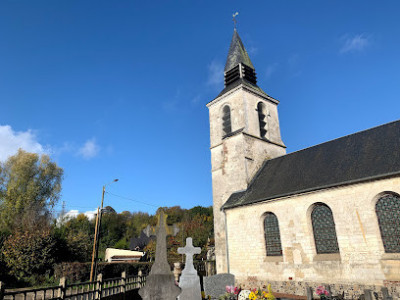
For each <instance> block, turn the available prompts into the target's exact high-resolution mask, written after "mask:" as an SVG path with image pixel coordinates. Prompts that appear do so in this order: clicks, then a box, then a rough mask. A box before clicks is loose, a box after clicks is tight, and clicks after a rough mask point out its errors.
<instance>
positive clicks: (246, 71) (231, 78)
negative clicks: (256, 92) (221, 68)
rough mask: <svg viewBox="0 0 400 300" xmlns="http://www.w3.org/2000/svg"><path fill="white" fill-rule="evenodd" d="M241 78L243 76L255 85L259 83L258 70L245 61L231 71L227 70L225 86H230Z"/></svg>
mask: <svg viewBox="0 0 400 300" xmlns="http://www.w3.org/2000/svg"><path fill="white" fill-rule="evenodd" d="M240 78H243V79H245V80H247V81H248V82H250V83H252V84H254V85H256V84H257V76H256V71H255V70H254V69H253V68H251V67H249V66H247V65H245V64H244V63H240V64H238V65H236V66H235V67H233V68H232V69H230V70H229V71H227V72H225V87H227V86H229V85H230V84H231V83H234V82H235V81H237V80H239V79H240Z"/></svg>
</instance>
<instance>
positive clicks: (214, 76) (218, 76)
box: [207, 60, 224, 87]
mask: <svg viewBox="0 0 400 300" xmlns="http://www.w3.org/2000/svg"><path fill="white" fill-rule="evenodd" d="M223 81H224V66H223V65H222V64H221V63H220V62H219V61H216V60H213V61H212V62H211V63H210V64H209V65H208V80H207V84H208V85H212V86H218V87H221V86H222V84H223Z"/></svg>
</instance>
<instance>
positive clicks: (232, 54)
mask: <svg viewBox="0 0 400 300" xmlns="http://www.w3.org/2000/svg"><path fill="white" fill-rule="evenodd" d="M239 63H244V64H245V65H247V66H249V67H251V68H253V69H255V68H254V66H253V64H252V63H251V60H250V57H249V55H248V54H247V51H246V49H245V48H244V45H243V43H242V40H241V39H240V37H239V34H238V33H237V31H236V29H235V30H234V31H233V36H232V41H231V45H230V47H229V52H228V58H227V59H226V64H225V72H226V71H229V70H230V69H232V68H233V67H236V66H237V65H238V64H239Z"/></svg>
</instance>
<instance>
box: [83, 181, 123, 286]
mask: <svg viewBox="0 0 400 300" xmlns="http://www.w3.org/2000/svg"><path fill="white" fill-rule="evenodd" d="M117 181H118V179H114V180H113V181H111V182H110V183H107V184H105V185H103V192H102V194H101V206H100V210H99V209H97V217H96V225H95V229H94V230H95V231H94V242H93V253H92V265H91V268H90V279H89V280H90V281H92V279H94V278H96V276H97V260H98V257H99V242H100V229H101V217H102V213H103V204H104V194H105V193H106V186H107V185H109V184H111V183H113V182H117Z"/></svg>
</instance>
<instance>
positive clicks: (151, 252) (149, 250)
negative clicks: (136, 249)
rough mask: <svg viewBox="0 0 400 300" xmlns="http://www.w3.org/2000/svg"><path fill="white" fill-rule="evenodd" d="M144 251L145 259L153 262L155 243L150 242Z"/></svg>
mask: <svg viewBox="0 0 400 300" xmlns="http://www.w3.org/2000/svg"><path fill="white" fill-rule="evenodd" d="M144 251H145V252H146V254H147V258H148V259H149V260H150V261H154V259H155V257H156V241H154V240H151V241H150V242H149V243H148V244H147V246H146V247H145V248H144Z"/></svg>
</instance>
